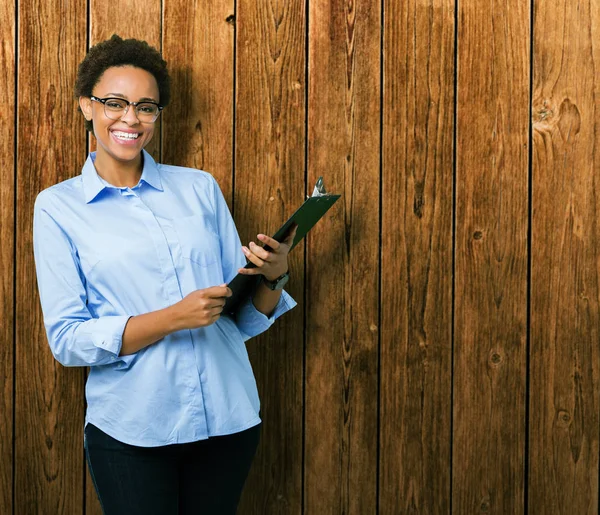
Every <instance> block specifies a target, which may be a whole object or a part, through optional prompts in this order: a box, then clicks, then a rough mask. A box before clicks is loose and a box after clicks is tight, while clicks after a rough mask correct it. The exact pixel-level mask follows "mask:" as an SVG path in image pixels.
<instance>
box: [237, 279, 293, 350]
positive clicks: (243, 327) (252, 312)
mask: <svg viewBox="0 0 600 515" xmlns="http://www.w3.org/2000/svg"><path fill="white" fill-rule="evenodd" d="M295 306H296V301H295V300H294V299H293V298H292V297H291V296H290V294H289V293H287V292H286V291H285V290H283V291H282V292H281V297H279V301H278V302H277V305H276V306H275V309H274V310H273V313H271V316H269V317H268V316H266V315H265V314H264V313H261V312H260V311H258V309H256V307H255V306H254V303H253V302H252V299H251V298H250V297H248V298H247V299H246V300H244V301H243V302H242V304H240V306H239V308H238V310H237V313H236V320H235V321H236V325H237V327H238V329H239V330H240V332H241V333H242V334H243V335H244V339H245V340H249V339H250V338H253V337H254V336H257V335H259V334H260V333H263V332H265V331H266V330H267V329H269V327H271V326H272V325H273V322H275V320H277V318H279V317H280V316H281V315H283V314H284V313H286V312H288V311H289V310H290V309H292V308H294V307H295Z"/></svg>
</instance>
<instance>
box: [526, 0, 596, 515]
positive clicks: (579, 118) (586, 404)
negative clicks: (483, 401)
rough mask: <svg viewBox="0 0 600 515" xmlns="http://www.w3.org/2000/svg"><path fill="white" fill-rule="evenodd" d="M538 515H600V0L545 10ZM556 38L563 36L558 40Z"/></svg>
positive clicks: (534, 283) (536, 337) (534, 344)
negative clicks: (599, 388) (599, 348)
mask: <svg viewBox="0 0 600 515" xmlns="http://www.w3.org/2000/svg"><path fill="white" fill-rule="evenodd" d="M533 19H534V23H535V26H534V46H533V49H534V57H533V58H534V73H533V77H534V89H533V113H532V116H533V130H534V132H533V138H534V139H533V145H534V147H533V150H534V152H533V179H532V180H533V223H532V246H531V248H532V268H531V387H530V391H531V394H530V399H531V401H530V412H531V423H530V427H529V437H530V438H529V441H530V466H529V487H530V488H529V506H528V508H529V513H532V514H545V513H556V514H571V513H578V514H593V513H598V451H599V448H598V438H599V428H598V421H599V417H598V408H599V407H598V403H599V395H598V387H599V383H600V376H599V370H598V359H599V357H600V353H599V351H598V341H599V336H600V335H599V331H598V327H599V324H600V320H599V316H598V310H599V295H600V289H599V285H598V278H599V277H600V243H599V242H600V230H599V228H598V227H599V226H598V220H599V218H600V178H599V177H600V154H599V153H598V149H599V148H600V103H599V99H600V72H599V70H600V41H599V39H598V37H597V31H598V26H599V24H600V4H598V2H578V3H572V2H567V1H565V0H552V1H547V2H536V3H535V13H534V17H533ZM549 35H552V37H549Z"/></svg>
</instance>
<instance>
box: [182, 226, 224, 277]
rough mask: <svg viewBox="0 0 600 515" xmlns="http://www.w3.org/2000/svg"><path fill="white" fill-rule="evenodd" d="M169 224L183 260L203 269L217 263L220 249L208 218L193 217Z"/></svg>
mask: <svg viewBox="0 0 600 515" xmlns="http://www.w3.org/2000/svg"><path fill="white" fill-rule="evenodd" d="M171 222H172V224H173V228H174V229H175V232H176V233H177V239H178V240H179V245H180V247H181V256H182V257H183V258H184V259H189V260H190V261H192V262H194V263H196V264H197V265H199V266H203V267H204V266H210V265H212V264H214V263H216V262H217V261H218V257H219V255H220V252H221V247H220V242H219V237H218V235H217V233H216V231H215V229H214V228H213V226H212V221H211V219H210V217H207V216H204V215H193V216H186V217H184V218H175V219H173V220H172V221H171Z"/></svg>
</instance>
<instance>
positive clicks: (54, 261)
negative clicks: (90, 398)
mask: <svg viewBox="0 0 600 515" xmlns="http://www.w3.org/2000/svg"><path fill="white" fill-rule="evenodd" d="M46 195H48V193H46ZM44 197H45V195H43V194H40V195H38V197H37V198H36V201H35V206H34V213H33V253H34V259H35V267H36V275H37V283H38V291H39V295H40V302H41V306H42V313H43V316H44V327H45V329H46V335H47V336H48V343H49V345H50V350H51V351H52V354H53V355H54V357H55V358H56V360H57V361H58V362H59V363H61V364H62V365H64V366H66V367H77V366H96V365H112V364H115V366H116V368H128V367H129V366H130V364H131V361H132V360H133V359H135V354H131V355H127V356H119V352H120V351H121V344H122V341H123V331H124V330H125V325H126V324H127V321H128V320H129V318H130V317H129V316H128V315H122V316H104V317H100V318H93V317H92V315H91V313H90V311H89V310H88V308H87V302H86V301H87V294H86V290H85V286H84V285H85V277H84V275H83V273H82V271H81V267H80V265H79V258H78V256H77V251H76V248H75V247H74V245H73V243H72V241H71V240H70V238H69V237H68V235H67V234H66V233H65V232H64V230H63V229H62V228H61V227H60V225H59V223H58V222H57V221H56V219H55V218H54V217H53V216H52V215H51V214H50V212H49V210H48V209H47V208H46V207H45V206H44V204H45V201H44V200H45V199H44Z"/></svg>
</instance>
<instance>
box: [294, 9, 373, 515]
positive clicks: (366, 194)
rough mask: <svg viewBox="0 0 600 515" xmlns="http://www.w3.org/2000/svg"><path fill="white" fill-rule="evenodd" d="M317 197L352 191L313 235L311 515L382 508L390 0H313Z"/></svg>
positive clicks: (311, 121)
mask: <svg viewBox="0 0 600 515" xmlns="http://www.w3.org/2000/svg"><path fill="white" fill-rule="evenodd" d="M309 20H310V22H309V45H308V46H309V91H308V134H309V144H308V178H309V180H308V193H309V194H310V193H312V188H313V186H314V184H315V182H316V180H317V178H318V177H319V176H321V175H322V176H323V177H324V181H325V186H326V187H327V189H328V190H329V191H331V192H333V193H341V194H342V198H341V199H340V200H339V201H338V203H337V204H336V205H335V206H334V207H333V208H332V210H331V211H330V213H328V214H327V215H326V216H325V217H324V219H323V220H321V221H320V222H319V224H317V225H316V226H315V227H314V229H313V230H312V231H311V233H310V234H309V235H308V243H307V289H306V292H307V297H306V299H307V301H306V311H307V314H306V382H305V388H306V395H305V399H306V408H305V410H306V429H305V488H304V509H305V513H307V514H315V515H317V514H323V513H346V514H357V515H358V514H364V513H375V509H376V505H377V481H376V480H377V425H378V424H377V395H378V384H377V383H378V343H379V331H378V325H379V317H378V309H379V273H378V272H379V232H380V227H379V175H380V173H379V172H380V170H379V169H380V166H379V148H380V111H379V109H380V82H381V73H380V72H381V70H380V55H381V46H380V42H381V5H380V3H379V2H377V1H362V0H359V1H357V2H346V1H342V0H334V1H329V0H321V1H311V2H309Z"/></svg>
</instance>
